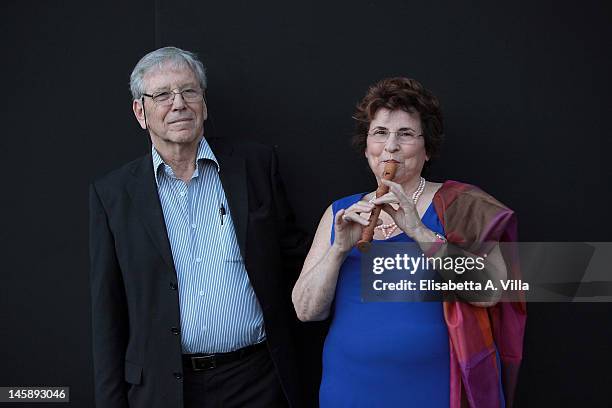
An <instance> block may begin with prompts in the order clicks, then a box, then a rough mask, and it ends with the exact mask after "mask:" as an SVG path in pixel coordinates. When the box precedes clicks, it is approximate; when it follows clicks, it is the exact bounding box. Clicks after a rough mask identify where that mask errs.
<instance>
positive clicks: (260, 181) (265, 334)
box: [90, 47, 307, 408]
mask: <svg viewBox="0 0 612 408" xmlns="http://www.w3.org/2000/svg"><path fill="white" fill-rule="evenodd" d="M130 87H131V91H132V95H133V98H134V100H133V110H134V114H135V116H136V119H137V120H138V122H139V123H140V126H141V127H142V128H143V129H146V130H147V131H148V132H149V135H150V138H151V142H152V148H151V153H150V154H147V155H146V156H144V157H142V158H140V159H137V160H135V161H133V162H131V163H129V164H127V165H125V166H124V167H122V168H120V169H118V170H115V171H114V172H111V173H110V174H108V175H106V176H104V177H102V178H100V179H98V180H97V181H95V182H94V183H93V184H92V186H91V191H90V207H91V216H90V217H91V218H90V252H91V291H92V313H93V343H94V367H95V391H96V403H97V406H98V407H109V408H111V407H112V408H121V407H146V408H155V407H168V408H170V407H171V408H176V407H181V406H185V407H218V406H219V407H220V406H223V407H251V406H253V407H276V406H287V405H288V404H289V405H293V406H296V405H299V404H300V396H299V391H298V390H299V388H300V387H299V382H298V380H297V378H296V374H297V370H296V367H295V365H294V361H295V355H294V350H293V348H292V342H291V336H290V333H289V327H290V319H291V318H292V314H291V310H292V309H291V306H290V297H289V288H290V287H291V284H292V282H289V279H291V278H293V276H291V275H290V272H289V271H290V270H291V268H292V266H299V264H300V257H301V256H302V255H303V253H304V251H305V249H307V243H306V242H305V240H304V237H303V235H302V234H301V232H300V231H299V230H298V229H296V228H295V226H294V223H293V216H292V213H291V211H290V209H289V206H288V203H287V200H286V197H285V194H284V191H283V186H282V183H281V180H280V178H279V173H278V167H277V161H276V156H275V154H274V151H273V150H272V149H269V148H266V147H264V146H261V145H256V144H252V143H251V144H235V143H233V142H230V141H228V140H219V139H209V140H207V139H205V138H204V121H205V120H206V118H207V115H208V111H207V105H206V99H205V96H204V95H205V90H206V76H205V73H204V67H203V65H202V63H201V62H200V61H199V60H198V59H197V58H196V56H195V55H194V54H192V53H190V52H187V51H184V50H181V49H178V48H174V47H165V48H161V49H158V50H156V51H153V52H151V53H149V54H147V55H145V56H144V57H143V58H142V59H141V60H140V61H139V62H138V64H137V65H136V67H135V68H134V71H133V72H132V75H131V81H130Z"/></svg>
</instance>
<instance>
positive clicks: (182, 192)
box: [179, 191, 187, 197]
mask: <svg viewBox="0 0 612 408" xmlns="http://www.w3.org/2000/svg"><path fill="white" fill-rule="evenodd" d="M185 194H187V193H186V192H184V191H181V192H180V193H179V195H180V196H181V197H185Z"/></svg>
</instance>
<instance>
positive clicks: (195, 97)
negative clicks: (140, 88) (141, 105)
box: [142, 88, 203, 106]
mask: <svg viewBox="0 0 612 408" xmlns="http://www.w3.org/2000/svg"><path fill="white" fill-rule="evenodd" d="M179 94H180V95H181V97H182V98H183V100H184V101H185V102H187V103H190V102H191V103H193V102H200V101H202V95H203V93H202V91H201V90H199V89H191V88H187V89H183V90H182V91H179V90H178V89H173V90H172V91H164V92H157V93H154V94H153V95H150V94H146V93H143V94H142V96H147V97H149V98H151V99H153V102H155V103H156V104H158V105H161V106H169V105H172V104H173V103H174V98H175V97H176V95H179Z"/></svg>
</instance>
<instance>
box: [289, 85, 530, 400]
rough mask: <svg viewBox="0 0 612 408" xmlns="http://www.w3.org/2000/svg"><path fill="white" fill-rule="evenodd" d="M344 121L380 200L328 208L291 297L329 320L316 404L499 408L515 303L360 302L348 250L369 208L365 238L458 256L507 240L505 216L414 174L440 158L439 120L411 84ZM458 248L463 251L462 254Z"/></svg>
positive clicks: (518, 347) (499, 258)
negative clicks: (383, 188)
mask: <svg viewBox="0 0 612 408" xmlns="http://www.w3.org/2000/svg"><path fill="white" fill-rule="evenodd" d="M355 119H357V135H356V137H355V140H354V142H355V144H356V146H357V147H358V148H360V149H361V151H363V153H364V155H365V157H366V159H367V161H368V164H369V166H370V169H371V170H372V172H373V174H374V176H376V179H377V182H378V184H379V185H380V184H385V185H387V186H388V187H389V190H390V191H389V193H388V194H386V195H384V196H381V197H379V198H376V197H375V192H370V193H365V194H363V193H362V194H355V195H352V196H348V197H344V198H342V199H340V200H337V201H335V202H334V203H333V204H332V205H330V206H329V207H328V208H327V210H326V211H325V214H324V215H323V217H322V218H321V221H320V223H319V226H318V229H317V232H316V235H315V239H314V241H313V244H312V247H311V249H310V252H309V254H308V257H307V258H306V261H305V263H304V267H303V269H302V273H301V275H300V278H299V279H298V281H297V283H296V285H295V287H294V290H293V295H292V299H293V303H294V306H295V310H296V313H297V315H298V317H299V319H300V320H302V321H312V320H323V319H326V318H327V317H328V316H331V325H330V329H329V333H328V335H327V338H326V340H325V347H324V351H323V377H322V382H321V388H320V393H319V399H320V405H321V407H349V406H350V407H360V406H363V407H373V406H381V407H394V406H415V407H447V406H451V407H453V408H455V407H456V408H459V407H461V406H462V400H463V401H464V404H465V402H467V403H468V404H469V406H472V407H500V406H503V405H504V403H505V404H506V406H510V405H511V404H512V394H513V390H514V386H515V381H516V375H517V373H518V366H519V364H520V359H521V354H522V336H523V329H524V322H525V310H524V305H523V304H519V303H498V304H495V305H493V304H492V303H487V304H482V303H481V304H469V303H464V302H443V303H441V302H420V303H416V302H403V303H398V302H391V303H389V302H378V303H375V302H374V303H364V302H362V301H361V298H360V294H361V293H360V254H359V252H358V251H357V250H356V249H355V248H354V246H355V244H356V242H357V241H358V240H359V239H360V237H361V233H362V230H363V228H364V226H367V225H368V224H369V221H368V218H369V213H370V212H371V211H372V209H373V208H374V206H375V205H381V206H382V210H383V211H382V212H381V214H380V218H379V225H377V226H376V228H375V229H374V231H375V233H374V239H375V240H385V241H386V242H413V241H414V242H416V243H417V244H418V245H419V246H421V248H422V250H423V251H425V252H426V251H431V250H433V249H432V248H435V245H436V244H435V243H445V242H446V240H447V239H448V242H449V243H450V244H457V245H459V246H461V245H463V249H464V250H466V251H470V249H472V247H477V246H478V245H479V244H481V243H484V242H485V241H487V242H488V241H496V242H499V241H513V240H515V238H516V237H515V218H514V215H513V213H512V211H511V210H509V209H508V208H506V207H505V206H503V205H502V204H501V203H499V202H498V201H496V200H495V199H494V198H492V197H491V196H489V195H487V194H486V193H484V192H482V191H481V190H479V189H477V188H475V187H473V186H469V185H466V184H461V183H457V182H453V181H447V182H446V183H444V184H440V183H433V182H429V181H426V180H425V179H424V178H423V177H422V176H421V174H422V171H423V168H424V166H425V165H426V164H427V162H428V161H429V160H430V159H431V158H433V157H435V156H436V155H437V153H438V151H439V148H440V144H441V141H442V132H443V122H442V114H441V111H440V105H439V102H438V100H437V99H436V97H435V96H434V95H432V94H431V93H430V92H429V91H427V90H426V89H424V88H423V86H422V85H421V84H420V83H419V82H417V81H416V80H414V79H407V78H390V79H385V80H382V81H380V82H379V83H377V84H375V85H374V86H373V87H371V88H370V89H369V90H368V92H367V93H366V95H365V97H364V98H363V100H362V101H361V102H360V103H359V105H358V106H357V112H356V113H355ZM391 161H392V162H395V163H396V165H397V171H396V174H395V177H394V178H393V180H392V181H387V180H383V179H381V175H382V174H383V169H384V167H385V165H386V164H387V163H388V162H391ZM466 242H473V243H474V244H473V245H472V247H465V243H466ZM432 243H434V244H432ZM479 248H480V247H479ZM488 255H489V261H490V262H491V263H492V264H496V265H502V266H503V272H504V274H506V275H507V276H509V277H514V276H516V274H517V269H516V268H517V267H516V263H515V262H513V261H512V257H507V256H506V255H507V254H503V255H502V253H501V252H500V250H499V247H495V248H494V249H493V250H492V251H490V252H489V253H488ZM504 258H509V260H508V259H504ZM504 261H505V262H504ZM482 306H487V307H482ZM498 359H499V360H500V361H501V363H502V367H501V371H503V374H504V375H503V379H504V381H503V384H501V380H500V378H501V375H500V369H499V366H498ZM502 385H503V387H502ZM502 388H503V390H502ZM504 399H505V401H504Z"/></svg>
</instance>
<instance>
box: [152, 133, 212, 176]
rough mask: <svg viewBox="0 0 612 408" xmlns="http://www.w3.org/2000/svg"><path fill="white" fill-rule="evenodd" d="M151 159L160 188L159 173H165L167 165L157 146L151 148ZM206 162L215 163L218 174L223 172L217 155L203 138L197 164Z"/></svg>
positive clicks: (199, 146) (199, 144)
mask: <svg viewBox="0 0 612 408" xmlns="http://www.w3.org/2000/svg"><path fill="white" fill-rule="evenodd" d="M151 157H152V159H153V173H154V174H155V182H156V183H157V186H158V187H159V172H160V171H163V165H166V163H165V162H164V159H162V157H161V156H160V154H159V153H158V152H157V149H156V148H155V146H151ZM204 160H210V161H212V162H213V163H215V166H216V167H217V172H219V171H220V170H221V167H220V166H219V162H218V161H217V158H216V157H215V154H214V153H213V151H212V149H211V148H210V145H209V144H208V142H207V141H206V138H204V137H203V138H202V139H200V142H199V143H198V152H197V154H196V163H201V162H202V161H204Z"/></svg>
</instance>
